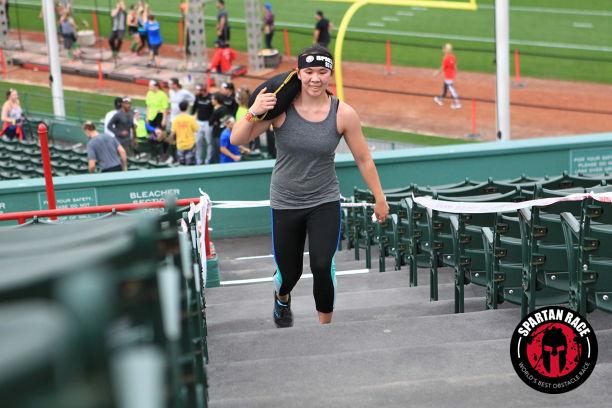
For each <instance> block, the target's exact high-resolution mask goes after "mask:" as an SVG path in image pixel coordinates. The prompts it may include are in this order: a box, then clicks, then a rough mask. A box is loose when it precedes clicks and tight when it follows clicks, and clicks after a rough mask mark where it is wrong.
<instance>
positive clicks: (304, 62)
mask: <svg viewBox="0 0 612 408" xmlns="http://www.w3.org/2000/svg"><path fill="white" fill-rule="evenodd" d="M314 67H323V68H327V69H331V70H333V69H334V60H333V59H331V58H330V57H328V56H327V55H312V54H304V55H300V56H299V57H298V69H303V68H314Z"/></svg>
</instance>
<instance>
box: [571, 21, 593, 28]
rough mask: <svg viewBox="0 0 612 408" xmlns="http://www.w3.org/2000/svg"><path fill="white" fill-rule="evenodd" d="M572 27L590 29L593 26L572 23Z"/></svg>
mask: <svg viewBox="0 0 612 408" xmlns="http://www.w3.org/2000/svg"><path fill="white" fill-rule="evenodd" d="M572 27H574V28H588V29H591V28H593V24H591V23H579V22H574V23H573V24H572Z"/></svg>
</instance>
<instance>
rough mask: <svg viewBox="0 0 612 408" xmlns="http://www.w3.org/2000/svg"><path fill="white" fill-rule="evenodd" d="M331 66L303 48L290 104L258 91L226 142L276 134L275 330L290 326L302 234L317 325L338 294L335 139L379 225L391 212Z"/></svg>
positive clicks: (322, 54) (317, 51) (316, 48)
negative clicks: (333, 89) (335, 89)
mask: <svg viewBox="0 0 612 408" xmlns="http://www.w3.org/2000/svg"><path fill="white" fill-rule="evenodd" d="M333 67H334V60H333V56H332V55H331V53H330V52H329V51H328V50H327V49H326V48H325V47H322V46H321V45H318V44H315V45H312V46H311V47H308V48H306V49H305V50H303V51H302V52H301V53H300V55H299V56H298V67H297V68H298V71H297V78H298V79H299V86H300V88H299V89H298V92H296V93H294V94H292V95H291V99H288V100H281V99H280V96H279V99H277V95H276V94H275V93H274V92H273V91H274V89H269V90H268V89H266V87H264V88H263V89H260V90H259V92H258V94H257V96H256V98H255V99H254V102H253V104H252V105H251V107H250V108H249V113H247V115H246V116H245V117H244V118H243V119H241V120H240V121H238V123H236V125H234V129H233V132H232V135H231V139H230V140H231V143H232V144H233V145H243V144H247V143H248V142H250V141H251V140H254V139H255V138H256V137H258V136H259V135H260V134H261V133H263V132H265V131H266V130H267V129H268V128H269V127H270V126H273V128H274V132H275V134H276V150H277V159H276V163H275V165H274V169H273V171H272V178H271V183H270V207H271V208H272V211H271V216H272V244H273V246H272V248H273V254H274V260H275V263H276V266H277V268H276V272H275V274H274V286H275V290H274V309H273V319H274V323H275V324H276V326H277V327H289V326H292V325H293V315H292V312H291V291H292V289H293V288H294V287H295V285H296V283H297V282H298V280H299V278H300V276H301V275H302V268H303V266H302V262H303V255H304V246H305V241H306V236H308V245H309V251H310V255H309V260H310V269H311V270H312V274H313V295H314V299H315V305H316V310H317V312H318V317H319V322H320V323H321V324H326V323H330V322H331V320H332V313H333V310H334V303H335V301H336V297H337V296H336V289H337V288H336V286H337V285H336V279H335V265H334V255H335V253H336V250H337V248H338V240H339V236H340V235H339V234H340V222H341V220H340V214H341V208H340V186H339V182H338V178H337V175H336V172H335V165H334V158H335V151H336V148H337V146H338V143H339V142H340V139H342V138H344V140H345V141H346V143H347V145H348V147H349V148H350V150H351V153H352V154H353V157H354V159H355V164H356V165H357V168H358V169H359V171H360V172H361V175H362V177H363V179H364V181H365V183H366V184H367V186H368V188H369V189H370V191H372V193H373V195H374V198H375V204H374V208H373V210H374V214H375V216H376V218H377V220H378V221H379V222H383V221H384V220H385V219H386V218H387V216H388V214H389V205H388V204H387V202H386V199H385V196H384V194H383V190H382V187H381V183H380V179H379V177H378V173H377V171H376V166H375V165H374V161H373V160H372V157H371V155H370V151H369V149H368V145H367V143H366V140H365V137H364V136H363V132H362V129H361V122H360V119H359V115H357V112H355V109H353V108H352V107H351V106H349V105H348V104H346V103H344V102H341V101H339V100H338V99H337V98H336V97H335V96H333V94H331V93H330V92H328V91H327V88H328V86H329V84H330V81H331V77H332V73H333ZM281 96H283V97H285V98H287V96H286V95H281ZM277 103H279V104H280V105H282V106H286V109H285V110H284V111H281V112H278V114H277V115H275V116H272V115H270V116H271V117H270V118H269V119H266V117H263V120H262V119H261V118H262V116H261V115H264V114H266V113H268V112H272V111H273V110H274V108H275V106H276V104H277ZM285 104H286V105H285ZM258 118H259V119H258Z"/></svg>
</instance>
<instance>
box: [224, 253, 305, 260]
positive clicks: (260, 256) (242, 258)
mask: <svg viewBox="0 0 612 408" xmlns="http://www.w3.org/2000/svg"><path fill="white" fill-rule="evenodd" d="M308 254H310V252H308V251H306V252H304V255H308ZM262 258H274V255H272V254H270V255H256V256H241V257H239V258H234V260H235V261H243V260H245V259H262Z"/></svg>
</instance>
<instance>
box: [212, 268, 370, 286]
mask: <svg viewBox="0 0 612 408" xmlns="http://www.w3.org/2000/svg"><path fill="white" fill-rule="evenodd" d="M368 272H370V270H369V269H351V270H348V271H336V276H343V275H359V274H364V273H368ZM302 279H312V273H305V274H303V275H302ZM272 280H273V277H272V276H268V277H265V278H252V279H238V280H228V281H222V282H221V286H231V285H244V284H248V283H262V282H272Z"/></svg>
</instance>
